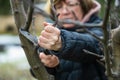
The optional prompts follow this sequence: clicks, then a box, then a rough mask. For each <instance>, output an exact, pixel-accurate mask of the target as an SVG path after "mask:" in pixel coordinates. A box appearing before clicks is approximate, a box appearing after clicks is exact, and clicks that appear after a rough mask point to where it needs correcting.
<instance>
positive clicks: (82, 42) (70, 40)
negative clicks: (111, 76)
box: [38, 0, 107, 80]
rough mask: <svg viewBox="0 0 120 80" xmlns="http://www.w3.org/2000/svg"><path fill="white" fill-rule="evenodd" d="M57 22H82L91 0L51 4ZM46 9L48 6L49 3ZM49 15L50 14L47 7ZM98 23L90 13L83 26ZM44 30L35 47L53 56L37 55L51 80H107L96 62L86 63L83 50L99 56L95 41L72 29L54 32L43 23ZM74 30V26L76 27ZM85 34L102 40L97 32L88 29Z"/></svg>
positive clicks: (69, 26) (59, 0) (62, 0)
mask: <svg viewBox="0 0 120 80" xmlns="http://www.w3.org/2000/svg"><path fill="white" fill-rule="evenodd" d="M54 4H55V8H56V11H57V13H59V14H60V15H59V16H58V19H72V20H78V21H80V22H82V20H83V19H84V16H85V15H86V14H87V13H88V12H89V11H90V10H91V9H92V8H93V6H94V5H95V4H94V2H93V1H91V0H54ZM49 5H50V3H49ZM49 10H50V11H49V12H50V13H51V14H52V11H51V9H50V7H49ZM100 22H101V20H100V19H99V18H98V17H97V16H96V14H95V13H93V14H92V15H91V16H90V18H89V20H87V21H86V22H85V23H100ZM44 26H45V28H44V30H43V31H42V32H41V35H40V36H39V40H38V44H39V45H40V46H41V47H43V48H45V49H49V50H52V51H53V52H54V54H53V55H45V53H43V52H42V53H40V55H39V57H40V59H41V61H42V62H43V64H44V65H45V66H46V69H47V70H48V72H49V73H50V74H52V75H54V76H55V80H107V78H106V76H105V73H104V71H105V69H104V67H103V66H101V65H100V64H99V63H98V62H97V60H96V59H90V58H89V57H88V56H87V55H86V53H85V52H84V51H83V50H84V49H86V50H88V51H90V52H93V53H95V54H98V55H102V51H101V49H100V46H99V41H98V40H96V39H95V38H94V37H93V36H91V35H90V34H88V33H86V32H76V31H77V29H76V25H74V24H63V26H59V27H60V28H62V29H58V28H56V27H54V26H53V25H51V24H49V23H47V22H44ZM77 27H78V26H77ZM88 30H89V31H91V32H93V33H95V34H96V35H98V36H102V35H103V34H102V31H101V29H98V28H88Z"/></svg>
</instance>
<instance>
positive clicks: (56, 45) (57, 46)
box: [54, 36, 62, 51]
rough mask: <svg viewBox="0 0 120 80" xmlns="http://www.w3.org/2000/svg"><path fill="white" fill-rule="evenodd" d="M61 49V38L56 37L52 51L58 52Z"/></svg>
mask: <svg viewBox="0 0 120 80" xmlns="http://www.w3.org/2000/svg"><path fill="white" fill-rule="evenodd" d="M61 47H62V42H61V36H59V37H58V40H57V41H56V42H55V47H54V51H58V50H60V49H61Z"/></svg>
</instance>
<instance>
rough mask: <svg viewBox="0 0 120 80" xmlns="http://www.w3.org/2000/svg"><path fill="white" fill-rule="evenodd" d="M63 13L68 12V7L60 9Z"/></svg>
mask: <svg viewBox="0 0 120 80" xmlns="http://www.w3.org/2000/svg"><path fill="white" fill-rule="evenodd" d="M61 12H62V13H63V14H68V13H69V9H68V8H67V6H66V7H63V9H62V11H61Z"/></svg>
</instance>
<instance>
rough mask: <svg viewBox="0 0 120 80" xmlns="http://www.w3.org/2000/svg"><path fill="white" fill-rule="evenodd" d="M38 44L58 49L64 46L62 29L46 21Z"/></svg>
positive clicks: (49, 48) (46, 47)
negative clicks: (61, 34)
mask: <svg viewBox="0 0 120 80" xmlns="http://www.w3.org/2000/svg"><path fill="white" fill-rule="evenodd" d="M38 44H39V45H40V46H41V47H43V48H45V49H48V50H55V51H58V50H59V49H60V48H61V47H62V42H61V36H60V30H59V29H58V28H56V27H54V26H53V25H52V24H49V23H47V22H44V30H42V31H41V35H40V36H39V39H38Z"/></svg>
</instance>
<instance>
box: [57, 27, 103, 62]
mask: <svg viewBox="0 0 120 80" xmlns="http://www.w3.org/2000/svg"><path fill="white" fill-rule="evenodd" d="M90 31H91V32H93V33H94V34H96V35H97V36H99V37H101V36H102V35H103V34H102V31H101V30H100V29H98V28H93V29H91V30H90ZM61 38H62V48H61V50H59V51H58V52H55V55H57V56H58V57H59V58H62V59H66V60H71V61H77V62H82V61H83V62H84V61H85V62H88V61H94V58H91V60H90V59H89V58H90V56H87V55H86V54H85V52H84V51H83V50H88V51H90V52H92V53H95V54H99V55H100V54H101V49H100V48H99V41H98V40H97V39H95V38H94V37H93V36H91V35H90V34H88V33H78V32H72V31H67V30H61Z"/></svg>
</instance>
